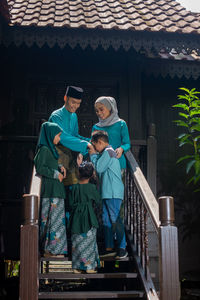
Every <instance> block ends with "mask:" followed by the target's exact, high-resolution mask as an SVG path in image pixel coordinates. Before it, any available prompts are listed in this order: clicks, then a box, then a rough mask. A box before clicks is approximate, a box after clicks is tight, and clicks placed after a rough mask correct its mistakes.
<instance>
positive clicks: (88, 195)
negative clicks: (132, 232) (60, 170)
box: [69, 162, 100, 273]
mask: <svg viewBox="0 0 200 300" xmlns="http://www.w3.org/2000/svg"><path fill="white" fill-rule="evenodd" d="M93 173H94V168H93V165H92V163H91V162H83V163H82V164H81V165H80V166H79V183H77V184H75V185H73V186H72V188H71V192H70V195H69V207H70V219H69V229H70V231H71V240H72V269H73V270H74V273H82V272H83V271H86V273H96V272H97V271H96V267H99V266H100V261H99V254H98V248H97V242H96V232H97V228H98V222H97V218H96V215H95V213H94V209H93V206H92V204H93V202H96V203H100V195H99V193H98V191H97V189H96V187H95V185H94V184H91V183H89V180H90V178H91V177H92V176H93Z"/></svg>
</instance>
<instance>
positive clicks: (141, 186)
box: [125, 151, 160, 233]
mask: <svg viewBox="0 0 200 300" xmlns="http://www.w3.org/2000/svg"><path fill="white" fill-rule="evenodd" d="M125 156H126V158H127V160H128V163H129V166H130V168H131V171H132V174H133V175H134V180H135V184H136V186H137V189H138V191H139V193H140V195H141V197H142V200H143V202H144V204H145V207H146V209H147V211H148V213H149V215H150V216H151V219H152V221H153V224H154V226H155V230H156V231H157V233H158V228H159V226H160V221H159V207H158V202H157V200H156V198H155V196H154V195H153V193H152V191H151V189H150V187H149V185H148V183H147V181H146V179H145V177H144V175H143V173H142V171H141V169H140V167H139V165H138V163H137V162H136V160H135V158H134V156H133V154H132V153H131V151H127V152H126V153H125Z"/></svg>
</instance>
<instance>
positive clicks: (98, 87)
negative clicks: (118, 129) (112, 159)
mask: <svg viewBox="0 0 200 300" xmlns="http://www.w3.org/2000/svg"><path fill="white" fill-rule="evenodd" d="M0 54H1V55H0V64H1V66H2V67H1V74H3V79H2V81H1V94H0V101H1V110H0V135H1V136H2V135H3V136H5V135H14V136H37V135H38V132H39V126H40V120H41V119H43V118H44V119H48V116H49V115H50V113H51V112H52V111H53V110H54V109H57V108H59V107H61V106H62V105H63V95H64V92H65V89H66V86H67V85H77V86H82V87H83V88H84V90H85V95H84V99H83V103H82V105H81V108H80V110H79V111H78V115H79V125H80V132H81V134H82V135H85V136H89V134H90V130H91V127H92V124H94V123H95V122H96V121H97V118H96V116H95V113H94V109H93V104H94V101H95V99H96V98H97V97H98V96H101V95H111V96H114V97H115V98H116V100H117V103H118V108H119V112H120V117H121V118H123V119H125V120H126V122H127V123H128V126H129V132H130V137H131V139H145V138H146V137H147V126H148V124H149V123H152V122H153V123H155V124H156V133H157V140H158V174H157V181H158V194H159V195H163V194H168V195H172V196H174V195H175V197H176V196H177V195H176V194H177V193H178V190H180V189H179V187H180V186H181V184H182V178H183V175H182V174H183V170H182V168H180V167H179V168H177V166H176V164H175V162H176V159H177V157H178V156H179V149H178V146H177V141H176V137H177V135H178V133H179V132H180V130H179V129H178V128H177V127H176V126H175V125H174V124H173V122H172V120H174V119H176V117H177V112H176V111H175V110H174V109H172V108H171V106H172V105H173V104H175V103H176V101H177V100H176V98H177V94H178V93H179V91H178V88H179V87H181V86H185V87H188V88H193V87H196V88H197V89H198V88H199V87H198V81H193V80H185V79H181V80H180V79H177V78H174V79H171V78H169V77H166V78H165V79H163V78H161V77H158V78H154V77H147V76H146V75H145V74H143V73H142V70H141V59H142V58H141V57H140V56H139V55H138V54H136V53H135V52H134V51H133V50H131V51H129V52H125V51H124V50H122V49H120V50H118V51H117V52H116V51H114V50H113V49H108V51H103V50H102V49H97V50H96V51H93V50H92V49H90V48H88V49H87V50H85V51H83V50H81V49H80V48H79V47H76V48H75V49H74V50H72V49H71V48H69V47H66V48H65V49H63V50H61V49H60V48H58V47H54V48H52V49H49V48H48V47H46V46H44V47H43V48H41V49H39V48H37V47H32V48H27V47H25V46H22V47H20V48H16V47H14V46H12V47H9V48H5V47H3V46H0ZM157 63H159V62H157V61H156V60H155V67H156V64H157ZM0 143H1V149H2V151H1V152H2V155H1V166H2V168H1V171H0V180H1V183H2V187H1V191H0V197H1V199H10V200H11V202H10V203H11V204H10V205H11V206H12V201H15V200H18V203H19V205H18V209H16V215H17V216H18V220H19V223H20V217H19V216H20V203H21V195H22V194H23V193H24V192H28V188H29V187H28V186H29V180H30V175H31V168H32V161H33V156H34V149H35V144H36V142H35V140H31V139H29V141H27V142H26V143H25V142H19V141H18V142H9V141H4V142H2V141H1V142H0ZM178 197H179V198H181V197H180V195H178ZM6 209H7V208H6ZM6 211H9V209H7V210H6ZM4 227H5V228H4V229H5V230H6V228H13V224H12V220H11V221H10V222H7V225H6V226H4ZM15 227H16V226H15ZM13 235H14V233H13ZM10 237H11V238H12V234H11V235H10ZM8 244H9V243H8ZM8 247H9V246H8ZM17 248H18V245H16V249H17ZM12 251H13V250H12ZM7 253H10V251H9V250H8V251H7ZM12 253H13V252H12ZM16 253H18V251H16ZM9 255H10V254H9ZM16 255H17V254H16Z"/></svg>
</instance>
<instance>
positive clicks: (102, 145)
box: [92, 139, 108, 152]
mask: <svg viewBox="0 0 200 300" xmlns="http://www.w3.org/2000/svg"><path fill="white" fill-rule="evenodd" d="M92 145H93V146H94V148H95V150H96V151H97V152H102V151H103V150H104V149H105V148H106V146H108V143H106V142H104V141H102V140H100V139H99V140H98V141H97V142H92Z"/></svg>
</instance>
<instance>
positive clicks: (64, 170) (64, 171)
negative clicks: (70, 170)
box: [60, 166, 66, 178]
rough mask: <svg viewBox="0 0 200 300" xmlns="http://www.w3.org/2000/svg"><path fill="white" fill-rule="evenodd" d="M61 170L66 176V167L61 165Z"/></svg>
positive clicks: (64, 176)
mask: <svg viewBox="0 0 200 300" xmlns="http://www.w3.org/2000/svg"><path fill="white" fill-rule="evenodd" d="M60 171H61V173H62V175H63V178H66V169H65V167H63V166H62V167H61V168H60Z"/></svg>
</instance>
